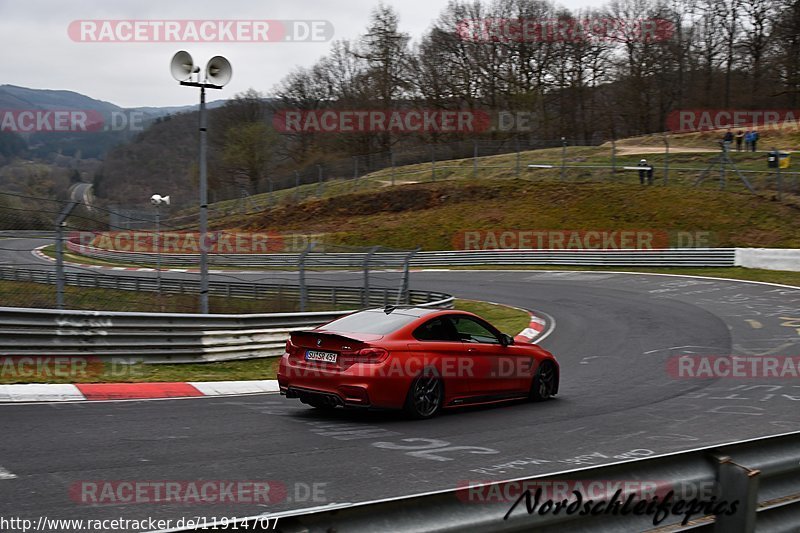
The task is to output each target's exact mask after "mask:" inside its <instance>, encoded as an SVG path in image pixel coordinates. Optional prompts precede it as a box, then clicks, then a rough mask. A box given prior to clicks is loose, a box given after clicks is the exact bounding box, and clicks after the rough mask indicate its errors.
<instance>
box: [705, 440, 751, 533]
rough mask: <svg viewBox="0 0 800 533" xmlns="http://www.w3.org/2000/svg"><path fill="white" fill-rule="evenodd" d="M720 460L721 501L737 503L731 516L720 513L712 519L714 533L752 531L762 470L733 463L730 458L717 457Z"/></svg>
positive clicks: (718, 471)
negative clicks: (737, 506) (736, 507)
mask: <svg viewBox="0 0 800 533" xmlns="http://www.w3.org/2000/svg"><path fill="white" fill-rule="evenodd" d="M716 460H717V461H718V462H719V466H718V470H717V483H718V484H719V487H720V495H719V496H720V497H719V499H720V501H727V502H734V501H738V502H739V509H738V510H737V512H736V513H734V514H733V515H730V516H728V515H725V514H719V515H716V518H715V521H714V531H715V533H753V532H754V531H755V530H756V511H757V510H758V482H759V475H760V474H761V471H759V470H753V469H751V468H747V467H746V466H742V465H739V464H736V463H735V462H733V460H732V459H731V458H730V457H727V456H722V457H716Z"/></svg>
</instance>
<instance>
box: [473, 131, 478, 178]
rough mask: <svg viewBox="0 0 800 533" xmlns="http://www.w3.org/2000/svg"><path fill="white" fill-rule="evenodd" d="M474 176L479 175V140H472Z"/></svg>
mask: <svg viewBox="0 0 800 533" xmlns="http://www.w3.org/2000/svg"><path fill="white" fill-rule="evenodd" d="M472 177H473V178H477V177H478V141H477V140H474V141H472Z"/></svg>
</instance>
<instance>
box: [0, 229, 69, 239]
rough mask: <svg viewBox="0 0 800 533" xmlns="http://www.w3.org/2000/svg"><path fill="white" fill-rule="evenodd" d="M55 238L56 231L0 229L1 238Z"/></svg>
mask: <svg viewBox="0 0 800 533" xmlns="http://www.w3.org/2000/svg"><path fill="white" fill-rule="evenodd" d="M23 237H24V238H28V239H40V238H41V239H55V238H56V232H55V231H52V230H51V231H48V230H38V229H15V230H0V239H19V238H23Z"/></svg>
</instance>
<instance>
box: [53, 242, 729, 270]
mask: <svg viewBox="0 0 800 533" xmlns="http://www.w3.org/2000/svg"><path fill="white" fill-rule="evenodd" d="M67 247H68V248H69V250H71V251H72V252H74V253H78V254H81V255H85V256H87V257H92V258H95V259H104V260H108V261H115V262H120V263H133V264H150V265H152V264H155V263H156V257H157V255H158V254H156V253H151V252H122V251H111V250H103V249H100V248H95V247H92V246H88V245H81V244H78V243H75V242H68V243H67ZM366 256H367V254H364V253H319V254H317V253H314V252H312V253H309V254H307V255H306V256H305V259H304V260H305V266H306V267H307V268H314V267H319V268H361V267H363V265H364V259H365V258H366ZM208 257H209V263H210V264H214V265H219V266H241V267H265V268H270V267H273V268H274V267H283V268H296V267H297V265H298V263H299V261H300V254H287V253H275V254H226V255H216V254H209V256H208ZM406 257H407V253H383V252H378V253H375V254H374V255H372V257H371V259H370V264H371V266H372V267H375V266H384V267H387V268H391V267H396V268H400V267H402V265H403V261H404V260H405V258H406ZM735 259H736V249H735V248H664V249H654V250H454V251H430V252H418V253H417V254H416V255H414V256H413V257H412V258H411V262H410V264H411V266H414V267H422V266H478V265H501V266H502V265H586V266H717V267H727V266H734V265H735ZM198 261H199V255H198V254H161V262H162V264H164V265H196V264H198Z"/></svg>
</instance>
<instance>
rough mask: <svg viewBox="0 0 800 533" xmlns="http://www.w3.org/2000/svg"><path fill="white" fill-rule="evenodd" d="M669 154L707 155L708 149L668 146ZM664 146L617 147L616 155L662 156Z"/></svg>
mask: <svg viewBox="0 0 800 533" xmlns="http://www.w3.org/2000/svg"><path fill="white" fill-rule="evenodd" d="M669 151H670V153H681V154H691V153H707V152H708V151H709V150H708V148H687V147H685V146H670V147H669ZM663 153H664V146H617V155H638V154H663Z"/></svg>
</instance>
